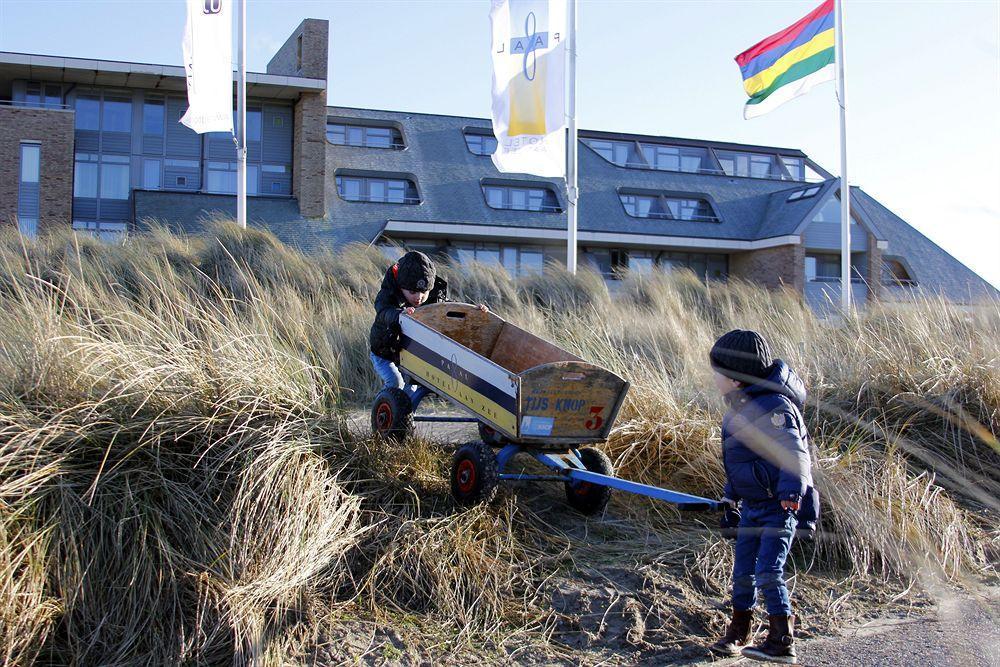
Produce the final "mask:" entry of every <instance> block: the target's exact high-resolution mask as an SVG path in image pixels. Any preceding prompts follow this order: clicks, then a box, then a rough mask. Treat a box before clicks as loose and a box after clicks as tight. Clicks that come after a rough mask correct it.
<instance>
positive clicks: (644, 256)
mask: <svg viewBox="0 0 1000 667" xmlns="http://www.w3.org/2000/svg"><path fill="white" fill-rule="evenodd" d="M654 268H656V253H655V252H652V251H650V250H630V251H629V252H628V270H629V271H633V272H635V273H650V272H652V270H653V269H654Z"/></svg>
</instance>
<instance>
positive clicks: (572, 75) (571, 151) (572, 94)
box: [566, 0, 579, 274]
mask: <svg viewBox="0 0 1000 667" xmlns="http://www.w3.org/2000/svg"><path fill="white" fill-rule="evenodd" d="M568 4H569V17H568V18H569V21H568V24H569V49H568V50H569V72H568V74H569V104H568V112H569V137H568V140H567V146H566V151H567V152H566V203H567V207H566V219H567V231H566V269H567V270H568V271H569V272H570V273H574V274H575V273H576V209H577V206H576V204H577V196H578V193H579V190H578V189H577V173H576V172H577V169H576V168H577V148H578V146H577V140H576V32H577V31H576V0H569V2H568Z"/></svg>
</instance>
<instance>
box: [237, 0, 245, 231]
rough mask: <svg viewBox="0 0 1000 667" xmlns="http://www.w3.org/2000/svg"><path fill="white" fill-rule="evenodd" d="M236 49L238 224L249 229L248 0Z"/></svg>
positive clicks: (242, 6)
mask: <svg viewBox="0 0 1000 667" xmlns="http://www.w3.org/2000/svg"><path fill="white" fill-rule="evenodd" d="M238 12H239V18H238V19H237V20H238V23H237V26H238V27H237V33H238V39H239V44H238V46H237V48H236V53H237V61H238V64H237V69H238V72H239V74H238V81H237V84H236V222H237V224H239V226H240V227H242V228H243V229H246V227H247V68H246V61H247V0H239V10H238Z"/></svg>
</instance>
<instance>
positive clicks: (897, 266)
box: [882, 259, 917, 287]
mask: <svg viewBox="0 0 1000 667" xmlns="http://www.w3.org/2000/svg"><path fill="white" fill-rule="evenodd" d="M882 282H883V283H885V284H886V285H893V286H896V287H912V286H914V285H916V284H917V281H915V280H914V279H913V278H912V277H911V276H910V272H909V271H908V270H907V269H906V266H904V265H903V263H902V262H901V261H899V260H898V259H885V260H883V262H882Z"/></svg>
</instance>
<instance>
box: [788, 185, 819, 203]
mask: <svg viewBox="0 0 1000 667" xmlns="http://www.w3.org/2000/svg"><path fill="white" fill-rule="evenodd" d="M819 191H820V186H818V185H814V186H812V187H810V188H806V189H805V190H796V191H795V192H793V193H792V194H790V195H788V199H786V200H785V201H798V200H799V199H809V198H810V197H815V196H816V193H818V192H819Z"/></svg>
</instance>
